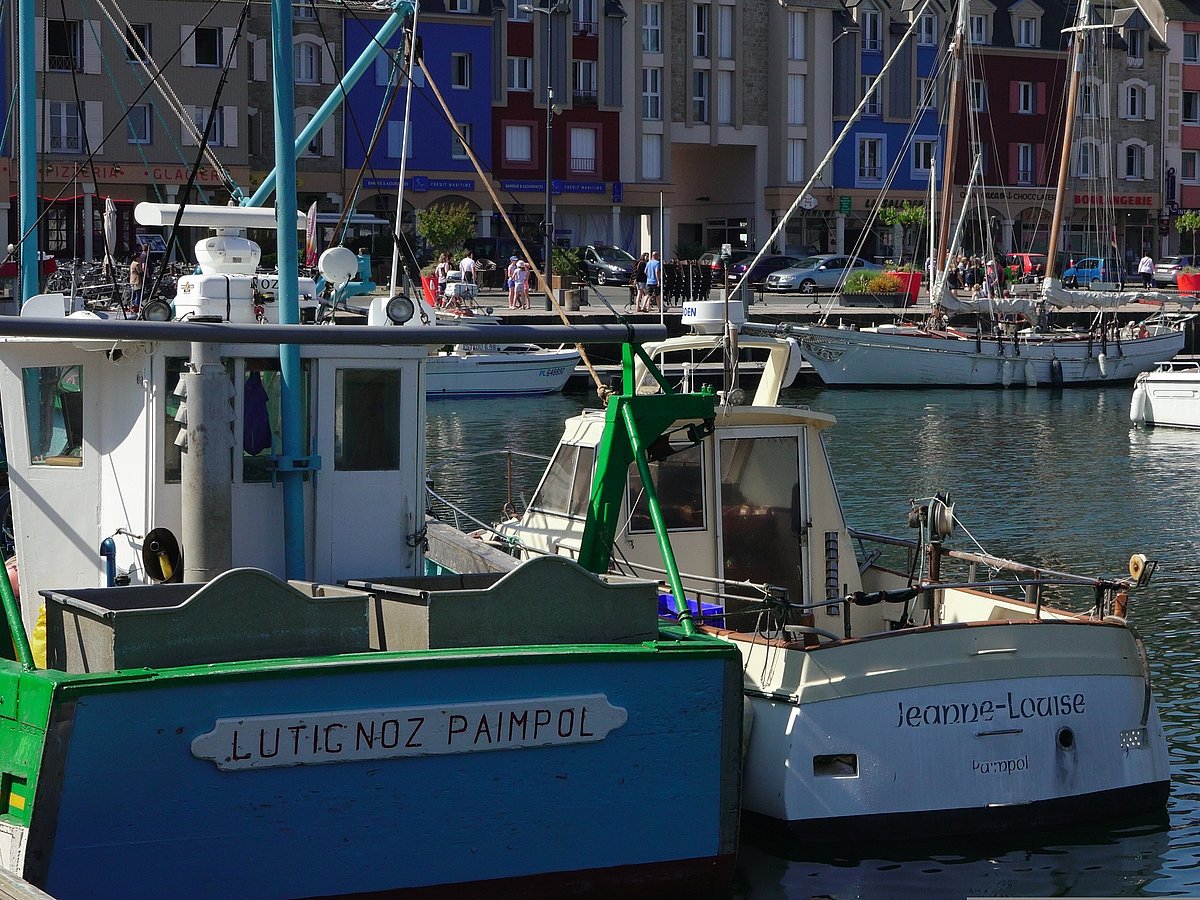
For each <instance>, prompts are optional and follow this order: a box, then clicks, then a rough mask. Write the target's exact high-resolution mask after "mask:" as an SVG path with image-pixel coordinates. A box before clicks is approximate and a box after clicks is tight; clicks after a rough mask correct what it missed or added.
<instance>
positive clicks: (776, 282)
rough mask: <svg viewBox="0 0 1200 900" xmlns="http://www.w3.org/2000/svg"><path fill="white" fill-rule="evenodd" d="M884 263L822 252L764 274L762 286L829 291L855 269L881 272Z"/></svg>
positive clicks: (802, 290) (787, 289)
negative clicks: (878, 263)
mask: <svg viewBox="0 0 1200 900" xmlns="http://www.w3.org/2000/svg"><path fill="white" fill-rule="evenodd" d="M882 271H883V266H879V265H876V264H875V263H873V262H866V261H865V260H862V259H858V258H856V257H850V256H841V255H839V254H837V253H823V254H821V255H820V256H810V257H807V258H806V259H802V260H801V261H800V262H798V263H796V265H794V266H792V267H791V268H788V269H780V270H779V271H778V272H772V273H771V274H770V275H768V276H767V280H766V282H765V284H764V287H765V288H766V289H767V290H768V291H792V292H796V291H799V292H800V293H801V294H815V293H816V292H817V291H819V290H820V291H832V290H834V289H835V288H836V287H838V286H839V285H841V284H843V283H845V280H846V278H847V277H848V276H849V275H851V274H853V273H854V272H871V273H872V274H873V273H876V272H882Z"/></svg>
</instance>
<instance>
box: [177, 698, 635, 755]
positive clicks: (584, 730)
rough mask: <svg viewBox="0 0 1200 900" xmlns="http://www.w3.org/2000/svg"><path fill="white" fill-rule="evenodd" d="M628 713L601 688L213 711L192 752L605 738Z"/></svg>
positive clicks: (464, 746) (417, 751) (471, 747)
mask: <svg viewBox="0 0 1200 900" xmlns="http://www.w3.org/2000/svg"><path fill="white" fill-rule="evenodd" d="M626 719H628V714H627V713H626V711H625V710H624V709H622V708H621V707H619V706H613V705H611V704H610V703H609V702H608V698H607V697H606V696H604V695H603V694H583V695H579V696H574V697H552V698H539V699H532V700H528V699H523V700H497V701H491V702H486V703H462V704H453V705H448V706H411V707H398V708H393V709H356V710H344V711H336V712H322V713H311V714H309V713H296V714H293V715H279V716H248V717H246V718H241V719H217V721H216V722H215V723H214V725H213V730H212V731H209V732H206V733H205V734H202V735H200V736H199V737H197V738H196V739H195V740H193V741H192V755H193V756H195V757H197V758H198V759H208V760H211V761H212V762H214V763H215V764H216V766H217V768H218V769H221V770H222V771H227V772H228V771H238V770H242V769H266V768H272V767H276V766H301V765H317V764H320V763H336V762H353V761H356V760H364V759H394V758H397V757H403V756H433V755H438V754H446V753H474V752H477V751H481V750H521V749H526V748H530V747H553V746H558V745H561V744H586V743H592V742H594V741H602V740H604V739H605V738H606V737H607V736H608V733H609V732H610V731H612V730H613V729H614V728H620V727H621V726H622V725H624V724H625V721H626Z"/></svg>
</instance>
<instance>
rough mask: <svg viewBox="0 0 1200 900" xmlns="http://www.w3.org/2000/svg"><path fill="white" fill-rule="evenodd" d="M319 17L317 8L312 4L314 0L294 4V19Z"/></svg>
mask: <svg viewBox="0 0 1200 900" xmlns="http://www.w3.org/2000/svg"><path fill="white" fill-rule="evenodd" d="M316 17H317V9H316V7H315V6H313V5H312V0H308V2H302V3H293V4H292V18H293V19H310V20H311V19H315V18H316Z"/></svg>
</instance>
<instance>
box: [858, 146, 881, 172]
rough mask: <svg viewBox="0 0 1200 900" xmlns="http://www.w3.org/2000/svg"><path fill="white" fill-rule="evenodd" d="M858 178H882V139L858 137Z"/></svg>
mask: <svg viewBox="0 0 1200 900" xmlns="http://www.w3.org/2000/svg"><path fill="white" fill-rule="evenodd" d="M858 180H859V181H882V180H883V139H882V138H865V137H864V138H859V139H858Z"/></svg>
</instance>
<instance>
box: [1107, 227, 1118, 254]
mask: <svg viewBox="0 0 1200 900" xmlns="http://www.w3.org/2000/svg"><path fill="white" fill-rule="evenodd" d="M1109 243H1111V244H1112V248H1113V249H1114V250H1116V249H1118V248H1117V226H1116V225H1113V226H1112V234H1111V235H1110V241H1109Z"/></svg>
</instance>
